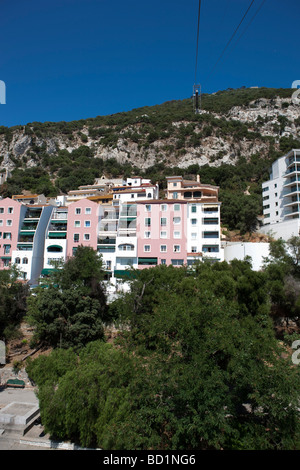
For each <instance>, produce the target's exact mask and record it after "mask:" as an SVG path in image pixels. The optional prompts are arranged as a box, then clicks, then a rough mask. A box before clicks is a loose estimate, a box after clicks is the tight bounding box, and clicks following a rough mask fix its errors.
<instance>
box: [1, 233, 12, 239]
mask: <svg viewBox="0 0 300 470" xmlns="http://www.w3.org/2000/svg"><path fill="white" fill-rule="evenodd" d="M3 240H11V233H10V232H4V233H3Z"/></svg>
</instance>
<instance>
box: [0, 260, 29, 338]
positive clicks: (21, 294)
mask: <svg viewBox="0 0 300 470" xmlns="http://www.w3.org/2000/svg"><path fill="white" fill-rule="evenodd" d="M18 277H19V272H18V270H17V269H16V268H15V267H11V268H9V269H4V270H0V337H3V338H5V339H8V337H9V335H10V334H11V333H12V332H13V331H14V329H15V328H16V327H17V326H18V325H19V323H20V321H21V320H22V319H23V317H24V316H25V313H26V298H27V296H28V295H29V287H28V285H27V284H24V283H22V282H20V281H19V279H18Z"/></svg>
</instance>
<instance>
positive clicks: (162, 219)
mask: <svg viewBox="0 0 300 470" xmlns="http://www.w3.org/2000/svg"><path fill="white" fill-rule="evenodd" d="M160 225H161V226H162V227H165V226H166V225H167V219H166V217H161V218H160Z"/></svg>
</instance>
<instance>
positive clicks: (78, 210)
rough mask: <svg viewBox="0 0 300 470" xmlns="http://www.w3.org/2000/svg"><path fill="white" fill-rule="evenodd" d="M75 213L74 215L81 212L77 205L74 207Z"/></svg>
mask: <svg viewBox="0 0 300 470" xmlns="http://www.w3.org/2000/svg"><path fill="white" fill-rule="evenodd" d="M75 214H76V215H79V214H81V209H80V208H79V207H77V208H76V209H75Z"/></svg>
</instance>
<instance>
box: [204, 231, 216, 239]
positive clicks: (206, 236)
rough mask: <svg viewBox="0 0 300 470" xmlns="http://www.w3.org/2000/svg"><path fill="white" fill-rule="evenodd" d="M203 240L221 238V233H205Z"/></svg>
mask: <svg viewBox="0 0 300 470" xmlns="http://www.w3.org/2000/svg"><path fill="white" fill-rule="evenodd" d="M203 238H219V232H204V233H203Z"/></svg>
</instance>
